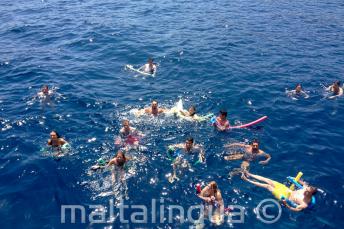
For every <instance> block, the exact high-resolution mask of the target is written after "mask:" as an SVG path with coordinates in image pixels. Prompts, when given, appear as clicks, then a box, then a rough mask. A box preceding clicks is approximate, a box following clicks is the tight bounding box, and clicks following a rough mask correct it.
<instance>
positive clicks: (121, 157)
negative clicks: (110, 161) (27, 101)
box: [116, 151, 126, 166]
mask: <svg viewBox="0 0 344 229" xmlns="http://www.w3.org/2000/svg"><path fill="white" fill-rule="evenodd" d="M116 161H117V165H118V166H123V165H124V163H125V161H126V158H125V155H124V153H123V152H122V151H118V152H117V155H116Z"/></svg>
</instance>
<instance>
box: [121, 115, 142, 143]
mask: <svg viewBox="0 0 344 229" xmlns="http://www.w3.org/2000/svg"><path fill="white" fill-rule="evenodd" d="M122 125H123V127H122V128H121V130H120V131H119V137H118V138H116V140H115V145H134V146H138V145H139V138H140V137H143V136H144V134H143V133H141V132H140V131H138V130H136V128H134V127H132V126H130V123H129V120H123V122H122Z"/></svg>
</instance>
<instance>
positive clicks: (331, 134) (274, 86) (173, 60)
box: [0, 0, 344, 228]
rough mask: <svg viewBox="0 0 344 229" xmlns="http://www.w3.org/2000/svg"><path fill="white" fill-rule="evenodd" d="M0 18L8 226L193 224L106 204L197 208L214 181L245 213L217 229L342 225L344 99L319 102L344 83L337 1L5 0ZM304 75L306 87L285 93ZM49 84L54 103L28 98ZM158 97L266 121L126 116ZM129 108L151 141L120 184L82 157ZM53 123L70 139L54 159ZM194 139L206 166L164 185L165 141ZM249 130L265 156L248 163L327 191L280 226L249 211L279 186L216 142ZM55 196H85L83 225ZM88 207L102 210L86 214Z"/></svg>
mask: <svg viewBox="0 0 344 229" xmlns="http://www.w3.org/2000/svg"><path fill="white" fill-rule="evenodd" d="M0 21H1V23H0V47H1V49H0V225H1V228H189V226H193V223H191V222H190V221H189V220H185V222H180V220H179V219H180V216H178V215H176V214H174V215H173V219H172V222H167V219H168V214H167V213H166V214H165V216H163V217H165V220H163V222H162V223H159V222H158V223H154V222H153V221H152V220H148V222H147V223H139V224H135V223H133V222H129V223H127V224H126V223H124V224H123V223H122V224H121V222H120V221H119V218H120V217H119V215H118V212H117V211H116V210H115V214H114V217H111V216H109V210H110V208H111V204H109V201H114V202H115V203H118V201H119V199H121V198H123V199H124V203H126V204H128V205H131V206H132V205H139V204H144V205H146V206H147V208H148V210H149V211H151V205H150V204H151V200H152V199H157V200H160V198H162V199H163V201H164V202H163V203H164V205H165V206H168V205H172V204H178V205H181V206H182V207H185V208H188V207H190V206H192V205H197V204H201V200H200V199H199V198H197V196H196V195H195V188H194V186H195V184H197V183H202V182H203V183H207V182H210V181H211V180H215V181H216V182H217V183H218V186H219V188H220V190H221V192H222V196H223V198H224V202H225V205H226V206H228V205H230V204H238V205H241V206H243V207H244V208H245V223H243V224H233V225H230V224H228V223H224V224H223V225H222V227H219V228H228V227H234V228H343V226H344V220H343V216H344V210H343V202H344V197H343V196H344V178H343V176H344V171H343V165H344V156H343V152H344V146H343V140H344V138H343V134H344V128H343V127H344V115H343V113H344V106H343V104H344V97H343V98H337V99H332V100H330V99H327V98H326V96H327V94H326V93H325V91H324V88H323V85H329V84H331V83H332V82H333V81H334V80H342V81H343V80H344V78H343V76H344V23H343V22H344V3H343V1H340V0H332V1H329V0H323V1H310V0H304V1H300V0H296V1H285V0H281V1H268V0H265V1H252V0H232V1H217V0H215V1H199V0H195V1H181V0H175V1H167V0H160V1H155V0H153V1H142V0H141V1H139V0H136V1H123V0H116V1H115V0H112V1H110V0H79V1H77V0H74V1H66V0H32V1H24V0H15V1H10V0H2V1H1V3H0ZM148 57H153V58H154V61H155V62H156V63H158V64H159V67H158V72H157V74H156V77H154V78H153V77H142V76H140V75H138V74H136V73H134V72H131V71H128V70H126V69H125V65H126V64H132V65H134V66H140V65H143V64H144V63H145V62H146V61H147V58H148ZM297 83H302V85H303V87H304V88H305V90H306V91H308V93H309V95H310V97H309V98H308V99H304V98H298V99H297V100H296V99H293V98H291V97H288V96H287V95H286V92H285V91H286V89H293V88H294V87H295V85H296V84H297ZM44 84H47V85H49V87H51V88H53V87H54V88H55V93H54V95H53V96H52V98H51V100H50V101H46V100H42V99H39V98H36V95H37V92H39V91H40V89H41V87H42V86H43V85H44ZM153 99H156V100H158V101H159V104H160V106H162V107H167V108H170V107H172V106H174V104H175V103H176V102H177V101H178V100H179V99H183V101H184V105H185V107H188V106H191V105H195V106H196V108H197V111H198V113H199V114H203V115H205V114H209V113H214V114H217V113H218V111H219V110H220V109H226V110H228V113H229V114H228V118H229V120H230V121H231V124H232V125H234V124H238V123H246V122H249V121H252V120H255V119H257V118H259V117H261V116H264V115H267V116H268V117H269V118H268V119H267V120H266V121H264V122H262V123H261V124H259V125H260V128H255V129H241V130H235V131H230V132H227V133H219V132H217V131H215V130H214V129H213V128H212V127H211V126H210V124H209V123H208V122H200V123H194V122H188V121H182V120H179V119H177V118H175V117H166V116H161V117H159V118H147V117H144V118H136V117H134V116H133V115H132V114H131V113H130V110H132V109H137V108H143V107H146V106H148V105H149V104H150V102H151V101H152V100H153ZM125 118H128V119H129V120H130V121H131V123H132V125H133V126H135V127H136V128H137V129H139V130H141V131H142V132H144V133H145V135H146V137H144V138H143V139H142V141H141V144H142V145H144V146H145V147H146V150H143V151H142V152H141V151H140V152H131V154H132V155H134V158H136V159H135V160H133V161H132V162H130V167H129V168H128V169H127V176H126V181H125V182H124V183H122V184H115V185H113V184H112V182H111V173H110V172H109V171H104V172H97V173H90V170H89V168H90V167H91V166H92V165H94V164H95V162H96V160H97V159H98V158H100V157H105V158H110V157H113V156H114V155H115V153H116V151H117V148H116V147H115V145H114V139H115V138H116V136H117V134H118V132H119V129H120V127H121V121H122V120H123V119H125ZM51 130H57V131H58V132H59V133H60V134H61V135H62V136H63V137H64V138H65V139H66V140H67V141H68V142H69V143H70V145H71V146H72V150H71V152H70V153H69V154H68V155H66V156H65V157H63V158H62V159H61V160H54V158H53V157H52V155H51V154H49V153H47V152H45V150H44V147H46V143H47V140H48V139H49V133H50V131H51ZM190 136H192V137H194V139H195V141H196V143H198V144H202V145H203V146H204V148H205V152H206V165H199V166H195V168H194V169H193V171H184V173H183V175H182V176H180V180H179V181H176V182H174V183H172V184H171V183H170V182H169V181H168V179H167V175H168V174H169V173H171V171H172V168H171V161H169V160H168V159H167V157H166V149H167V146H168V145H169V144H175V143H182V142H184V141H185V139H186V138H187V137H190ZM253 138H258V139H259V140H260V142H261V149H262V150H264V151H265V152H267V153H269V154H270V155H271V156H272V159H271V161H270V163H269V164H268V165H266V166H261V165H260V164H258V163H252V164H251V168H250V171H251V172H252V173H256V174H260V175H263V176H266V177H270V178H272V179H274V180H277V181H280V182H286V177H287V176H295V175H296V174H297V173H298V172H299V171H302V172H303V173H304V175H303V178H304V179H305V180H306V181H308V182H310V183H311V184H312V185H314V186H316V187H319V188H320V189H321V192H319V193H318V194H317V195H316V199H317V203H316V206H315V207H314V208H312V209H310V210H306V211H304V212H301V213H294V212H291V211H289V210H288V209H286V208H282V215H281V217H280V219H279V220H278V221H277V222H276V223H274V224H265V223H262V222H261V221H259V220H258V219H257V214H256V213H257V211H255V209H256V207H257V205H258V204H259V203H260V201H262V200H264V199H266V198H272V195H271V194H270V193H269V192H268V191H266V190H263V189H261V188H258V187H254V186H253V185H251V184H249V183H246V182H244V181H242V180H241V179H240V176H236V177H233V178H232V179H229V177H228V173H229V172H230V171H231V170H233V169H234V168H237V167H239V166H240V161H235V162H228V161H224V160H223V156H224V155H226V154H227V153H228V151H226V150H225V149H224V148H223V145H224V144H226V143H233V142H249V141H251V140H252V139H253ZM62 205H82V206H85V208H86V213H87V217H86V222H85V223H82V222H81V221H80V217H79V216H80V215H77V217H76V223H75V224H73V223H71V218H70V217H67V218H66V223H62V222H61V206H62ZM94 205H103V206H105V210H104V209H103V208H96V207H93V208H91V207H92V206H94ZM89 206H91V207H89ZM112 206H113V205H112ZM158 208H159V207H158ZM92 212H93V213H98V214H99V213H104V214H105V213H106V216H105V218H106V222H105V223H92V222H90V221H89V218H88V214H90V213H92ZM133 212H135V209H131V208H130V209H129V210H127V211H126V212H125V216H126V217H127V219H128V218H129V215H130V214H131V213H133ZM272 212H273V211H272ZM194 213H195V214H196V215H197V211H195V212H194ZM160 215H161V214H160ZM159 217H160V216H159ZM129 219H130V218H129ZM157 221H159V220H157ZM205 227H206V228H210V227H213V225H211V223H210V222H209V221H206V222H205Z"/></svg>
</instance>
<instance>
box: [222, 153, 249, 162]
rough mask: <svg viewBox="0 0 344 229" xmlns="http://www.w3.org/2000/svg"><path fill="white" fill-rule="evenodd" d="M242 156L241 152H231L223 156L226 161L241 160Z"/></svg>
mask: <svg viewBox="0 0 344 229" xmlns="http://www.w3.org/2000/svg"><path fill="white" fill-rule="evenodd" d="M243 157H244V154H243V153H231V154H229V155H228V156H224V159H225V160H227V161H236V160H241V159H242V158H243Z"/></svg>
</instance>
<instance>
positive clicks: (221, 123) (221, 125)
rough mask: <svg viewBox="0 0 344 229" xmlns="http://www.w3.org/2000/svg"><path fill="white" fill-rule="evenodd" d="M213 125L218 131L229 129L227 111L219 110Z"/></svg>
mask: <svg viewBox="0 0 344 229" xmlns="http://www.w3.org/2000/svg"><path fill="white" fill-rule="evenodd" d="M213 125H214V127H215V128H216V129H217V130H218V131H225V130H227V129H228V128H229V127H230V125H229V121H228V120H227V111H224V110H221V111H220V115H219V116H218V117H216V121H215V123H214V124H213Z"/></svg>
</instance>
